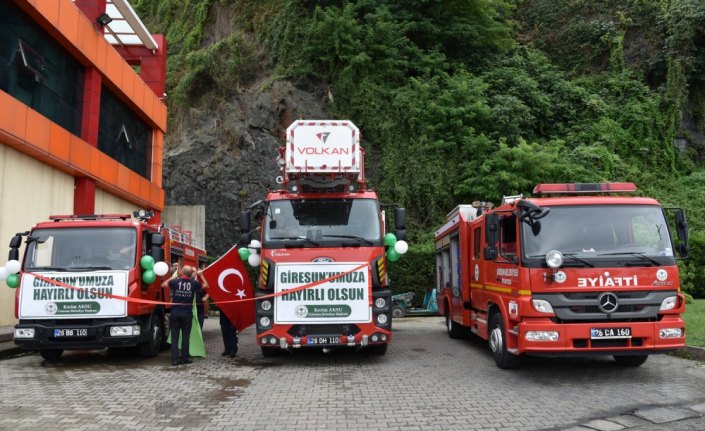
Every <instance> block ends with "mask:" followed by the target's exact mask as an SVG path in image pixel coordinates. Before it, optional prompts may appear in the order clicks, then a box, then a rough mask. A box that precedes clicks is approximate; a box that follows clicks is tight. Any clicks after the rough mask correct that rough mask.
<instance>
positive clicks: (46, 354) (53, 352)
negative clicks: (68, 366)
mask: <svg viewBox="0 0 705 431" xmlns="http://www.w3.org/2000/svg"><path fill="white" fill-rule="evenodd" d="M62 353H64V349H47V350H40V351H39V354H40V355H42V358H44V360H45V361H48V362H56V361H58V360H59V358H61V354H62Z"/></svg>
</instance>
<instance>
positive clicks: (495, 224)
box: [484, 213, 499, 260]
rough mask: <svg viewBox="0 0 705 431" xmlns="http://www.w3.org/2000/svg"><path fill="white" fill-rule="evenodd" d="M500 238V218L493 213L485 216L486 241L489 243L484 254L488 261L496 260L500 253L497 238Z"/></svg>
mask: <svg viewBox="0 0 705 431" xmlns="http://www.w3.org/2000/svg"><path fill="white" fill-rule="evenodd" d="M498 236H499V216H497V214H496V213H491V214H487V215H485V239H486V241H487V246H486V247H485V250H484V254H485V259H487V260H496V259H497V256H498V253H497V247H495V244H497V237H498Z"/></svg>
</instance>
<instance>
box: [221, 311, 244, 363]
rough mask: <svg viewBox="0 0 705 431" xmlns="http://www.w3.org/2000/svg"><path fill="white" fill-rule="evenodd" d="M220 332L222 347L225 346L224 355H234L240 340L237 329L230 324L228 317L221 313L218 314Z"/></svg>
mask: <svg viewBox="0 0 705 431" xmlns="http://www.w3.org/2000/svg"><path fill="white" fill-rule="evenodd" d="M220 332H221V334H222V335H223V346H225V349H224V350H225V353H227V354H229V355H234V354H236V353H237V343H238V341H239V339H240V335H239V334H238V332H237V328H236V327H235V326H234V325H233V324H232V322H230V319H228V316H226V315H225V313H223V312H222V311H221V312H220Z"/></svg>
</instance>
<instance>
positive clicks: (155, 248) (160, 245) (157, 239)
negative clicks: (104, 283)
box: [149, 233, 166, 262]
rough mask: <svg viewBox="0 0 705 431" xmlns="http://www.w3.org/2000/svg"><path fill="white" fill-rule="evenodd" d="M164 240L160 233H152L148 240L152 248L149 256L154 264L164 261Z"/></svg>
mask: <svg viewBox="0 0 705 431" xmlns="http://www.w3.org/2000/svg"><path fill="white" fill-rule="evenodd" d="M165 241H166V238H164V235H162V234H160V233H153V234H152V235H151V238H150V242H151V243H152V247H151V248H150V253H149V255H150V256H152V258H153V259H154V261H155V262H161V261H163V260H164V242H165Z"/></svg>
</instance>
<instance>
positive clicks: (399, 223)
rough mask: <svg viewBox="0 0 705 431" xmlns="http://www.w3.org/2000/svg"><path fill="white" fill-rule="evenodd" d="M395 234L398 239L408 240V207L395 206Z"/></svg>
mask: <svg viewBox="0 0 705 431" xmlns="http://www.w3.org/2000/svg"><path fill="white" fill-rule="evenodd" d="M394 224H395V230H396V232H395V234H396V237H397V240H398V241H406V208H394Z"/></svg>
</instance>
